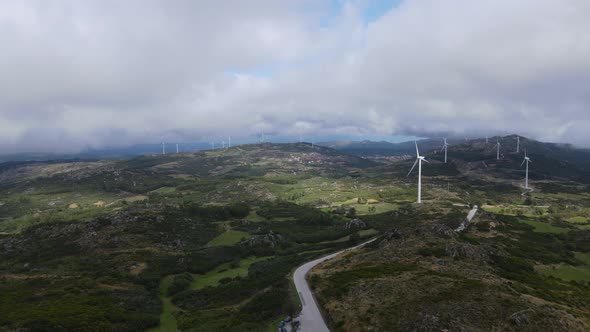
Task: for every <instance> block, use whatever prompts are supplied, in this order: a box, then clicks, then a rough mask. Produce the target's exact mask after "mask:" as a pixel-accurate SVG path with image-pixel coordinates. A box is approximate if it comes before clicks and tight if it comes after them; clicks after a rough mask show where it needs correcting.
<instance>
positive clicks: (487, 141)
mask: <svg viewBox="0 0 590 332" xmlns="http://www.w3.org/2000/svg"><path fill="white" fill-rule="evenodd" d="M488 143H490V142H489V139H488V137H487V136H486V144H488Z"/></svg>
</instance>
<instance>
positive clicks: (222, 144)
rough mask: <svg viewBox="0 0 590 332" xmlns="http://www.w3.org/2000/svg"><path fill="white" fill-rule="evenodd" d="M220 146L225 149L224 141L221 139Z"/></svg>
mask: <svg viewBox="0 0 590 332" xmlns="http://www.w3.org/2000/svg"><path fill="white" fill-rule="evenodd" d="M221 148H222V149H225V141H221Z"/></svg>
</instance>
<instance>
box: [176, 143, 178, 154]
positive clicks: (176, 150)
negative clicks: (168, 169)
mask: <svg viewBox="0 0 590 332" xmlns="http://www.w3.org/2000/svg"><path fill="white" fill-rule="evenodd" d="M178 152H179V151H178V143H176V153H178Z"/></svg>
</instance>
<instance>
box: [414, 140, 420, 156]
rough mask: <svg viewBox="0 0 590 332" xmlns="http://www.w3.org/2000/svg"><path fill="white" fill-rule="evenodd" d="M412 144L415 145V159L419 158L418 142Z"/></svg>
mask: <svg viewBox="0 0 590 332" xmlns="http://www.w3.org/2000/svg"><path fill="white" fill-rule="evenodd" d="M414 144H416V157H420V152H419V151H418V142H416V141H414Z"/></svg>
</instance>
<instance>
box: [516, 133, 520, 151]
mask: <svg viewBox="0 0 590 332" xmlns="http://www.w3.org/2000/svg"><path fill="white" fill-rule="evenodd" d="M519 152H520V136H516V153H519Z"/></svg>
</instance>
